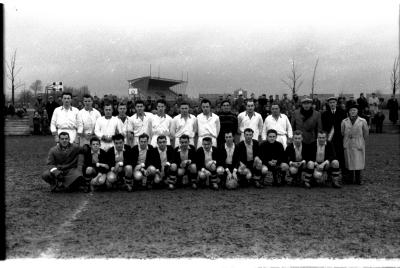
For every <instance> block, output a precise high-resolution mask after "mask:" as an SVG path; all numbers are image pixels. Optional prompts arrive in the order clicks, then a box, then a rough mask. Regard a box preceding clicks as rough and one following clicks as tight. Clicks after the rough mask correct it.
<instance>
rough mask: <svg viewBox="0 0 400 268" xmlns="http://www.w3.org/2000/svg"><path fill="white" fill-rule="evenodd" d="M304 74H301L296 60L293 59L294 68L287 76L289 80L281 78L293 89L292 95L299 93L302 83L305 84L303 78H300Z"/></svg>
mask: <svg viewBox="0 0 400 268" xmlns="http://www.w3.org/2000/svg"><path fill="white" fill-rule="evenodd" d="M301 76H302V74H299V73H298V72H297V70H296V64H295V62H294V60H292V69H291V72H290V73H289V74H288V76H287V80H284V79H281V81H282V82H283V83H285V85H287V86H288V87H289V89H290V90H291V91H292V96H293V95H294V94H296V93H297V91H298V90H299V88H300V87H301V85H302V84H303V80H299V79H300V77H301Z"/></svg>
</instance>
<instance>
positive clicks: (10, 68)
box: [6, 50, 22, 105]
mask: <svg viewBox="0 0 400 268" xmlns="http://www.w3.org/2000/svg"><path fill="white" fill-rule="evenodd" d="M16 60H17V50H15V51H14V54H13V55H12V56H11V59H10V62H6V64H7V78H8V79H10V81H11V102H12V104H13V105H14V95H15V90H17V89H18V88H19V87H21V86H22V84H21V83H18V84H16V82H15V79H16V77H17V75H18V74H19V72H20V71H21V69H22V67H20V68H17V66H16Z"/></svg>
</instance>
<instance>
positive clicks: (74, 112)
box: [50, 106, 79, 142]
mask: <svg viewBox="0 0 400 268" xmlns="http://www.w3.org/2000/svg"><path fill="white" fill-rule="evenodd" d="M78 113H79V110H78V109H77V108H75V107H72V106H71V107H70V108H69V109H65V108H64V106H60V107H57V108H56V109H54V112H53V116H52V117H51V122H50V131H51V132H52V133H54V132H57V133H58V134H60V133H61V132H67V133H69V138H70V141H71V142H74V141H75V138H76V133H77V130H78Z"/></svg>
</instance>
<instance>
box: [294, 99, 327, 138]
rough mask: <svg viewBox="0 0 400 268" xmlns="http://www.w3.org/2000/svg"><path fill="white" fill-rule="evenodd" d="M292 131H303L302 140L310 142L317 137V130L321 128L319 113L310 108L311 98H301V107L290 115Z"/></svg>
mask: <svg viewBox="0 0 400 268" xmlns="http://www.w3.org/2000/svg"><path fill="white" fill-rule="evenodd" d="M292 129H293V131H296V130H301V131H302V132H303V142H304V143H306V144H310V143H312V142H314V141H315V140H316V138H317V133H318V131H320V130H322V123H321V114H320V113H319V112H318V111H315V110H314V109H313V108H312V99H310V98H309V97H305V98H303V99H302V100H301V107H300V108H299V109H297V110H296V111H295V112H294V114H293V117H292Z"/></svg>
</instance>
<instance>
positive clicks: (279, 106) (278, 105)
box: [271, 103, 281, 110]
mask: <svg viewBox="0 0 400 268" xmlns="http://www.w3.org/2000/svg"><path fill="white" fill-rule="evenodd" d="M274 105H276V106H278V108H279V110H280V109H281V106H280V105H279V104H278V103H272V104H271V108H272V106H274Z"/></svg>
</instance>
